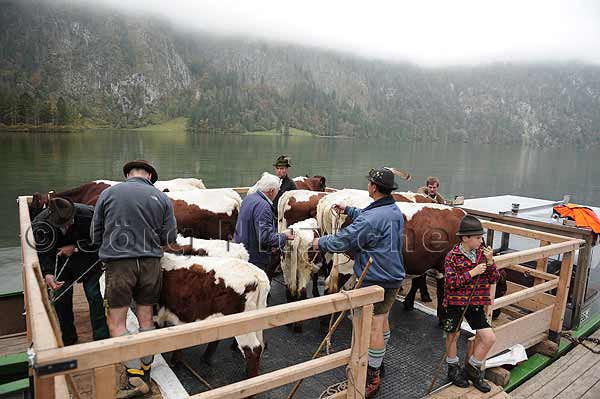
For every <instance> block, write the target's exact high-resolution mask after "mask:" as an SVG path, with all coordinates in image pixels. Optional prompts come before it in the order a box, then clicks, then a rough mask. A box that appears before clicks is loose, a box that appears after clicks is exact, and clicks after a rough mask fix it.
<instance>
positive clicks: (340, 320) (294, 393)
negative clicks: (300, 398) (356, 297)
mask: <svg viewBox="0 0 600 399" xmlns="http://www.w3.org/2000/svg"><path fill="white" fill-rule="evenodd" d="M372 263H373V258H369V261H368V262H367V264H366V265H365V268H364V270H363V271H362V273H361V274H360V277H359V279H358V281H357V282H356V285H355V286H354V289H357V288H360V286H361V285H362V282H363V280H364V279H365V276H366V275H367V271H368V270H369V268H370V267H371V264H372ZM345 315H346V310H344V311H342V312H341V313H340V315H339V316H338V318H337V320H336V321H335V323H333V325H332V326H331V328H329V331H328V332H327V335H326V336H325V338H323V340H322V341H321V344H320V345H319V347H318V348H317V350H316V351H315V353H314V354H313V356H312V359H313V360H314V359H316V358H318V357H319V356H321V351H322V350H323V347H324V346H325V343H326V342H327V341H328V340H329V339H330V338H331V336H332V335H333V333H334V332H335V330H337V328H338V326H339V325H340V324H341V323H342V320H344V316H345ZM303 381H304V378H303V379H301V380H299V381H298V382H297V383H296V385H294V388H293V389H292V392H290V394H289V395H288V397H287V399H292V398H293V397H294V395H296V392H298V389H300V385H302V382H303Z"/></svg>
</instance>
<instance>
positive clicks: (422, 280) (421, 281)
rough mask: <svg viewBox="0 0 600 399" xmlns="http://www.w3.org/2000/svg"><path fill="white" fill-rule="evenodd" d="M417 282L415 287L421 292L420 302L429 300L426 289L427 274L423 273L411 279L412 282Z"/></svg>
mask: <svg viewBox="0 0 600 399" xmlns="http://www.w3.org/2000/svg"><path fill="white" fill-rule="evenodd" d="M415 282H416V283H417V287H418V288H419V293H420V294H421V301H422V302H431V296H429V292H428V291H427V275H426V274H424V275H422V276H419V277H417V278H416V279H414V280H413V284H415Z"/></svg>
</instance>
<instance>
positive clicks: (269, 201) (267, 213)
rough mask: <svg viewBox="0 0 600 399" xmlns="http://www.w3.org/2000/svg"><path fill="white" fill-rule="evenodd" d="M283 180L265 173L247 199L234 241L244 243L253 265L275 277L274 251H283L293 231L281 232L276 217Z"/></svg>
mask: <svg viewBox="0 0 600 399" xmlns="http://www.w3.org/2000/svg"><path fill="white" fill-rule="evenodd" d="M280 185H281V181H280V180H279V178H278V177H277V176H274V175H272V174H269V173H266V172H265V173H263V175H262V177H261V178H260V180H259V181H258V182H257V183H256V188H257V191H256V192H255V193H252V194H249V195H248V196H246V198H244V201H243V202H242V207H241V208H240V213H239V215H238V219H237V224H236V226H235V234H234V235H233V241H234V242H236V243H243V244H244V247H246V250H247V251H248V254H249V255H250V263H252V264H254V265H256V266H258V267H260V268H261V269H263V270H264V271H266V272H267V275H268V276H269V279H271V278H272V274H273V270H271V269H272V267H271V254H272V250H273V249H274V248H279V249H280V250H283V248H284V247H285V243H286V241H287V240H293V239H294V236H293V234H292V233H291V232H289V231H288V232H284V233H277V229H276V228H275V219H274V217H273V199H274V198H275V197H276V196H277V193H278V192H279V187H280Z"/></svg>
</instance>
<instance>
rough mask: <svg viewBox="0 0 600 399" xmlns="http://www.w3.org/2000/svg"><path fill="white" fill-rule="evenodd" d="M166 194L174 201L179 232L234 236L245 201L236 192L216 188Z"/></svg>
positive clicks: (209, 235)
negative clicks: (241, 207)
mask: <svg viewBox="0 0 600 399" xmlns="http://www.w3.org/2000/svg"><path fill="white" fill-rule="evenodd" d="M165 194H166V195H167V196H168V197H169V198H170V199H171V201H172V203H173V211H174V212H175V219H176V220H177V231H178V232H179V233H180V234H182V235H183V236H184V237H194V238H204V239H211V238H216V239H225V240H230V239H231V238H232V237H233V233H234V232H235V224H236V222H237V216H238V213H239V211H240V206H241V204H242V198H241V197H240V195H239V194H238V193H237V192H236V191H234V190H232V189H230V188H213V189H206V190H198V189H196V190H188V191H171V192H167V193H165Z"/></svg>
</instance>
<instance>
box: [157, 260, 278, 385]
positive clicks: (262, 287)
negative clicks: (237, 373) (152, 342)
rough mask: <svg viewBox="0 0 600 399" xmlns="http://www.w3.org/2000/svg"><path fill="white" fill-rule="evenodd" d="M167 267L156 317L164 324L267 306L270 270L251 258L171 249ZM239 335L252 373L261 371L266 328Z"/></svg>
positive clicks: (164, 263) (212, 347)
mask: <svg viewBox="0 0 600 399" xmlns="http://www.w3.org/2000/svg"><path fill="white" fill-rule="evenodd" d="M161 267H162V269H163V281H162V291H161V297H160V301H159V305H158V314H157V315H156V317H155V321H156V323H157V325H158V326H159V327H164V326H175V325H181V324H183V323H190V322H194V321H198V320H207V319H211V318H215V317H221V316H224V315H230V314H235V313H241V312H247V311H251V310H256V309H264V308H266V307H267V295H268V294H269V290H270V288H271V287H270V283H269V279H268V278H267V275H266V274H265V272H264V271H262V270H261V269H260V268H258V267H256V266H254V265H253V264H251V263H249V262H247V261H244V260H241V259H237V258H215V257H205V256H179V255H175V254H170V253H166V254H165V255H164V257H163V258H162V260H161ZM235 340H236V341H237V348H238V349H239V350H240V352H241V353H242V355H243V356H244V358H245V359H246V375H247V377H248V378H252V377H256V376H257V375H258V374H259V367H260V356H261V354H262V351H263V349H264V341H263V336H262V331H258V332H252V333H248V334H243V335H239V336H236V337H235ZM212 344H215V343H212ZM212 344H209V347H208V348H207V352H212V353H214V350H215V349H216V345H212ZM212 353H205V355H204V357H205V358H207V357H208V358H210V356H212Z"/></svg>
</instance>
